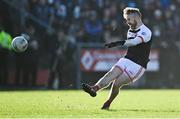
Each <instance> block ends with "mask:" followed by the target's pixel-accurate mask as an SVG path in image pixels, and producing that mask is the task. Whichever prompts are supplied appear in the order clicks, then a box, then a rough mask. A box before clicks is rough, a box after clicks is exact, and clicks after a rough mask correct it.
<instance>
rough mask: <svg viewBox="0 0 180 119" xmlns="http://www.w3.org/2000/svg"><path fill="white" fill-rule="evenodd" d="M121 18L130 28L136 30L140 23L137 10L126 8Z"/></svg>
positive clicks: (139, 15)
mask: <svg viewBox="0 0 180 119" xmlns="http://www.w3.org/2000/svg"><path fill="white" fill-rule="evenodd" d="M123 17H124V19H125V20H126V22H127V24H128V25H129V26H130V27H131V28H136V26H137V24H138V22H140V21H141V12H140V11H139V9H138V8H132V7H126V8H125V9H124V10H123Z"/></svg>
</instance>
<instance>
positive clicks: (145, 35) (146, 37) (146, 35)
mask: <svg viewBox="0 0 180 119" xmlns="http://www.w3.org/2000/svg"><path fill="white" fill-rule="evenodd" d="M151 35H152V33H151V31H150V30H144V31H141V32H140V33H139V34H138V35H137V37H139V38H140V39H141V41H142V43H143V42H145V43H146V42H148V41H150V40H151Z"/></svg>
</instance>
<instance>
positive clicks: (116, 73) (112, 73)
mask: <svg viewBox="0 0 180 119" xmlns="http://www.w3.org/2000/svg"><path fill="white" fill-rule="evenodd" d="M121 74H122V72H121V71H120V70H119V69H118V68H116V67H114V68H112V69H111V70H110V71H109V72H108V76H114V77H115V78H117V77H118V76H120V75H121Z"/></svg>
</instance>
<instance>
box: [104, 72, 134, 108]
mask: <svg viewBox="0 0 180 119" xmlns="http://www.w3.org/2000/svg"><path fill="white" fill-rule="evenodd" d="M130 82H131V80H130V79H129V78H128V77H127V76H126V75H125V74H124V73H123V74H122V75H121V76H119V77H118V78H117V79H116V80H115V81H114V82H113V84H112V87H111V90H110V93H109V98H108V99H107V101H106V102H105V103H104V105H103V106H102V108H101V109H109V107H110V105H111V103H112V101H113V100H114V99H115V98H116V97H117V95H118V94H119V89H120V88H121V87H122V86H124V85H127V84H129V83H130Z"/></svg>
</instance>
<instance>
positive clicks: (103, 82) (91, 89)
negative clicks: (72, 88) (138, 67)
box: [82, 66, 123, 97]
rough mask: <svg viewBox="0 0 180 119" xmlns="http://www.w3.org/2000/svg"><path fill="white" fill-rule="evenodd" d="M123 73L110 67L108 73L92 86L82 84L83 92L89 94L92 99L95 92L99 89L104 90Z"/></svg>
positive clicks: (116, 68)
mask: <svg viewBox="0 0 180 119" xmlns="http://www.w3.org/2000/svg"><path fill="white" fill-rule="evenodd" d="M122 73H123V71H122V70H121V69H120V68H118V67H116V66H115V67H112V68H111V70H110V71H109V72H107V73H106V74H105V75H104V76H103V77H102V78H101V79H100V80H99V81H98V82H97V83H96V84H95V85H94V86H90V85H88V84H82V88H83V90H84V91H85V92H87V93H89V94H90V95H91V96H92V97H95V96H96V92H97V91H98V90H100V89H103V88H105V87H106V86H108V85H109V84H110V82H112V81H113V80H115V79H116V78H117V77H119V76H120V75H121V74H122Z"/></svg>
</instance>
